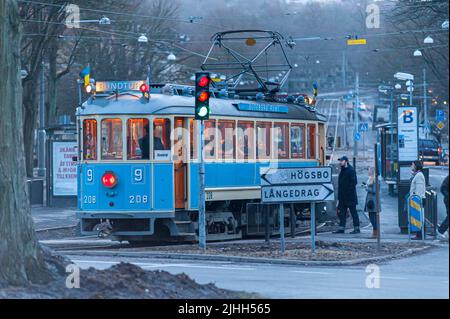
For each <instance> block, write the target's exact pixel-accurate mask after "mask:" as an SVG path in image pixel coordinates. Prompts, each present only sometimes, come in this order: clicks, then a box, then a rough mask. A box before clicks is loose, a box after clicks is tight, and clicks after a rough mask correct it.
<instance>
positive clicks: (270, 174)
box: [260, 166, 332, 186]
mask: <svg viewBox="0 0 450 319" xmlns="http://www.w3.org/2000/svg"><path fill="white" fill-rule="evenodd" d="M260 174H261V186H268V185H297V184H324V183H331V177H332V171H331V167H330V166H318V167H300V168H266V167H265V168H263V167H262V168H261V169H260Z"/></svg>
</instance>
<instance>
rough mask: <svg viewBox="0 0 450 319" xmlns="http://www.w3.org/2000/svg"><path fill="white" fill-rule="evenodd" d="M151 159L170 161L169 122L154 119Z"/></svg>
mask: <svg viewBox="0 0 450 319" xmlns="http://www.w3.org/2000/svg"><path fill="white" fill-rule="evenodd" d="M153 158H154V159H155V160H170V120H169V119H155V120H154V121H153Z"/></svg>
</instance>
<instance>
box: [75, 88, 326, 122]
mask: <svg viewBox="0 0 450 319" xmlns="http://www.w3.org/2000/svg"><path fill="white" fill-rule="evenodd" d="M209 103H210V107H211V116H231V117H252V118H268V119H269V118H271V119H272V118H279V119H300V120H311V121H321V122H324V121H326V117H325V116H324V115H323V114H320V113H318V112H314V111H311V110H309V109H307V108H306V107H303V106H300V105H296V104H288V103H274V102H266V101H251V100H233V99H217V98H211V99H210V102H209ZM240 103H241V104H242V103H245V104H250V105H261V104H264V105H266V106H267V105H270V106H282V107H283V108H286V107H287V112H283V113H282V112H261V111H256V112H255V111H243V110H240V109H239V108H238V107H237V105H238V104H240ZM83 107H84V108H78V109H77V115H78V116H88V115H112V114H123V115H137V114H147V115H186V116H191V117H193V116H194V98H193V97H190V96H179V95H167V94H152V95H151V98H150V101H149V102H148V103H142V102H141V101H140V98H139V97H138V96H136V95H133V94H123V95H119V97H118V98H117V100H116V97H115V96H108V97H97V98H96V99H94V100H92V103H88V102H84V103H83Z"/></svg>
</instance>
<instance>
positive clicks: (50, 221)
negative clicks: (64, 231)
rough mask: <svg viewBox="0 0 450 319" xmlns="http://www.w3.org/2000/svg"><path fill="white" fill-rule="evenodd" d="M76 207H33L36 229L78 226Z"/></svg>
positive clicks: (32, 212) (32, 214)
mask: <svg viewBox="0 0 450 319" xmlns="http://www.w3.org/2000/svg"><path fill="white" fill-rule="evenodd" d="M75 211H76V208H75V207H43V206H37V207H31V216H32V217H33V220H34V227H35V229H36V230H37V231H38V230H42V229H48V228H60V227H71V226H75V225H76V224H77V222H78V221H77V219H76V218H75Z"/></svg>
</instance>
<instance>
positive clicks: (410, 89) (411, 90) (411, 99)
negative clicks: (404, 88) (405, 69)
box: [409, 80, 414, 106]
mask: <svg viewBox="0 0 450 319" xmlns="http://www.w3.org/2000/svg"><path fill="white" fill-rule="evenodd" d="M410 81H411V85H410V87H409V105H411V106H412V105H413V87H414V82H413V81H412V80H410Z"/></svg>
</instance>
